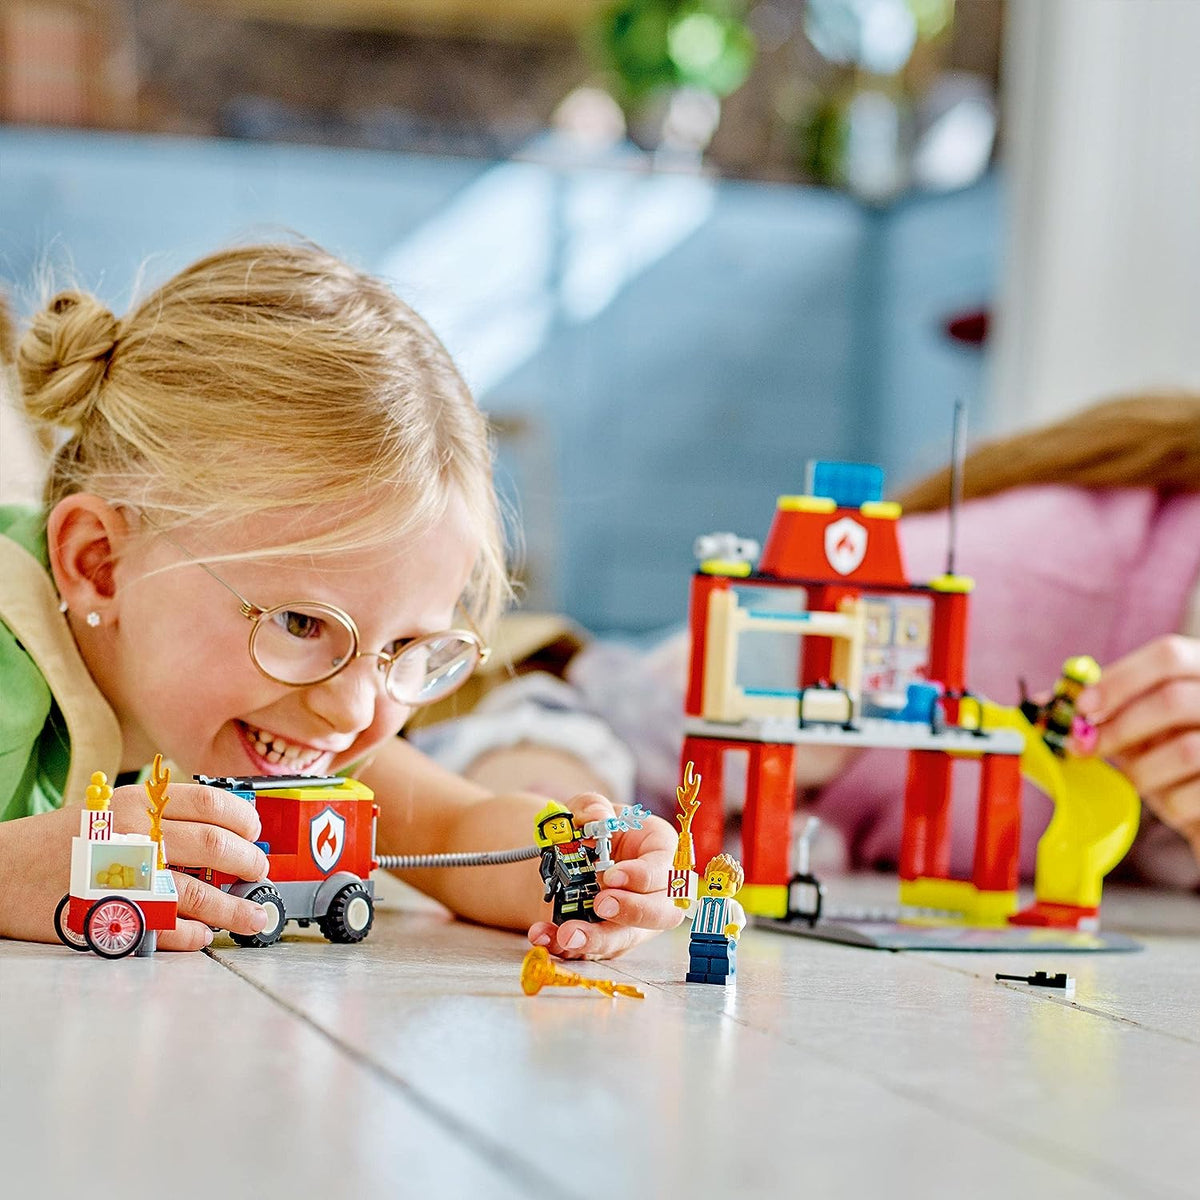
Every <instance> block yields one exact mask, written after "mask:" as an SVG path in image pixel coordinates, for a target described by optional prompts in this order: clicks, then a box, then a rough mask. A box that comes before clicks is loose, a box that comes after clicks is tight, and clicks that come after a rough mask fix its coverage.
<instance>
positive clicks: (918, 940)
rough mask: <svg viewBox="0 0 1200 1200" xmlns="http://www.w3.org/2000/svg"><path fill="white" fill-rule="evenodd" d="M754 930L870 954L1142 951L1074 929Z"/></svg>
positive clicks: (759, 925)
mask: <svg viewBox="0 0 1200 1200" xmlns="http://www.w3.org/2000/svg"><path fill="white" fill-rule="evenodd" d="M754 926H755V928H756V929H771V930H774V931H776V932H778V933H790V934H792V935H793V936H795V937H806V938H816V939H817V940H818V941H822V942H841V943H842V944H843V945H847V946H862V947H864V948H866V949H868V950H972V951H979V950H1005V951H1009V952H1011V951H1014V950H1027V951H1034V950H1052V951H1054V952H1055V953H1056V954H1059V953H1064V952H1076V953H1099V952H1112V951H1126V950H1140V949H1141V948H1142V945H1141V943H1140V942H1137V941H1134V939H1133V938H1131V937H1126V935H1125V934H1123V933H1084V932H1081V931H1078V930H1074V929H1035V928H1029V927H1026V926H1021V925H1009V926H1006V927H1003V928H999V929H981V928H978V927H976V926H971V925H950V924H936V923H933V922H929V923H921V924H910V923H907V922H901V921H896V920H862V921H857V920H849V921H847V920H832V921H819V922H817V924H816V925H815V926H813V927H811V928H810V927H809V925H808V924H807V923H806V922H804V921H776V920H773V919H772V918H770V917H755V918H754Z"/></svg>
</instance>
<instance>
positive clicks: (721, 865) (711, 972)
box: [687, 854, 746, 986]
mask: <svg viewBox="0 0 1200 1200" xmlns="http://www.w3.org/2000/svg"><path fill="white" fill-rule="evenodd" d="M743 879H744V875H743V873H742V865H741V863H739V862H738V861H737V860H736V859H735V858H733V857H732V855H729V854H718V855H717V856H716V858H714V859H712V860H711V861H710V862H709V864H708V866H707V867H705V868H704V882H703V883H702V884H701V886H700V889H699V890H700V898H699V899H698V900H697V901H696V902H695V903H696V906H697V907H696V916H695V919H694V920H693V921H692V936H691V941H690V942H689V943H688V954H689V958H690V961H689V963H688V973H687V982H688V983H717V984H721V985H722V986H723V985H725V984H727V983H728V982H729V981H730V980H731V979H732V978H733V977H734V975H736V974H737V940H738V935H739V934H740V933H741V932H742V929H743V927H744V926H745V924H746V914H745V912H743V911H742V906H741V905H740V904H739V903H738V902H737V901H736V900H735V899H734V896H736V895H737V893H738V892H739V891H740V890H741V887H742V881H743Z"/></svg>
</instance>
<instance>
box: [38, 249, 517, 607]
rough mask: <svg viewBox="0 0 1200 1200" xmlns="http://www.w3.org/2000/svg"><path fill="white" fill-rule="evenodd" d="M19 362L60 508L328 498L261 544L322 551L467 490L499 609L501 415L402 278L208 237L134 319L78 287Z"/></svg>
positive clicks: (214, 515) (472, 590) (502, 571)
mask: <svg viewBox="0 0 1200 1200" xmlns="http://www.w3.org/2000/svg"><path fill="white" fill-rule="evenodd" d="M17 369H18V374H19V378H20V384H21V391H22V397H23V405H24V409H25V412H26V414H27V415H28V416H29V417H30V418H31V420H32V421H33V423H34V425H35V428H36V429H37V430H38V431H39V436H40V438H41V440H42V444H43V446H45V447H46V449H47V450H53V451H54V453H53V459H52V462H51V465H50V470H49V476H48V478H47V481H46V486H45V493H44V500H45V504H46V507H47V510H49V509H50V508H51V507H53V506H54V505H55V504H56V503H57V502H58V501H59V500H60V499H62V498H63V497H64V496H67V495H70V494H72V493H74V492H78V491H92V492H96V493H98V494H100V495H102V496H104V497H105V498H106V499H107V500H109V501H110V502H111V503H114V504H125V505H131V506H133V507H135V508H137V509H139V510H142V511H146V512H148V513H152V514H153V520H154V523H155V524H156V525H159V526H162V527H167V528H169V527H171V526H172V525H177V524H181V523H183V522H184V521H190V520H196V519H203V520H211V521H216V522H219V523H223V522H226V521H228V522H238V521H245V520H253V519H254V518H255V517H256V516H259V515H261V514H266V513H275V512H286V511H289V510H292V511H295V510H301V511H303V510H305V509H308V508H312V507H315V506H319V507H320V508H321V509H322V510H324V511H327V512H328V513H329V514H330V517H331V519H330V520H328V521H326V520H322V521H321V522H320V523H319V525H318V526H317V527H316V528H315V529H314V531H313V532H312V533H311V534H307V535H305V536H303V537H302V538H300V539H299V540H297V541H293V542H291V543H289V544H288V545H287V546H276V547H270V548H265V550H264V551H263V552H266V553H273V554H298V553H309V554H317V553H329V552H336V551H342V552H345V551H349V550H354V549H359V548H365V547H368V546H376V545H382V544H385V543H387V542H389V541H393V540H395V539H398V538H402V537H404V536H407V535H411V534H413V533H418V532H421V531H423V530H425V529H427V528H429V527H430V525H431V524H432V523H433V522H434V521H436V520H437V519H438V518H439V517H440V515H441V514H442V513H443V512H444V511H445V509H446V505H447V503H448V500H449V497H450V496H451V494H452V493H454V492H457V493H458V494H459V495H460V496H461V497H462V499H463V501H464V502H465V504H466V506H467V509H468V511H469V513H470V516H471V520H472V523H473V525H474V528H475V531H476V533H477V535H478V537H479V540H480V552H479V556H478V560H477V562H476V564H475V569H474V571H473V573H472V577H471V580H470V583H469V584H468V589H467V593H466V595H465V596H464V597H463V602H464V604H466V605H467V606H468V608H469V610H470V612H471V614H472V616H474V617H475V619H476V620H477V621H479V622H480V623H481V624H482V625H484V626H485V627H486V626H487V625H489V624H490V623H491V621H492V620H493V619H494V617H495V616H496V615H497V613H498V612H499V610H500V608H501V607H502V604H503V602H504V600H505V599H506V598H507V596H508V594H509V584H508V576H507V572H506V568H505V555H504V537H503V529H502V522H501V517H500V512H499V506H498V503H497V498H496V494H495V490H494V487H493V484H492V453H491V445H490V441H489V437H488V430H487V423H486V421H485V419H484V417H483V415H482V414H481V413H480V411H479V409H478V408H477V407H476V406H475V403H474V401H473V399H472V398H471V395H470V392H469V390H468V388H467V385H466V383H465V382H464V381H463V379H462V376H461V375H460V374H459V373H458V371H457V369H456V368H455V366H454V364H453V362H452V361H451V359H450V356H449V354H448V353H447V352H446V350H445V348H444V347H443V346H442V344H441V342H439V341H438V339H437V337H436V336H435V335H434V334H433V332H432V331H431V330H430V328H429V327H428V326H427V325H426V324H425V322H424V321H422V320H421V318H420V317H419V316H417V314H416V313H415V312H413V310H412V309H410V308H409V307H408V306H407V305H406V304H404V303H403V302H402V301H401V300H399V299H398V298H397V297H396V295H395V294H394V293H393V292H392V291H391V290H390V289H389V288H388V287H387V286H386V285H385V284H383V283H382V282H381V281H379V280H377V279H375V278H373V277H371V276H369V275H366V274H364V273H363V272H361V271H358V270H355V269H354V268H352V267H350V266H348V265H346V264H345V263H343V262H341V261H340V260H339V259H337V258H334V257H333V256H332V255H330V254H328V253H326V252H325V251H323V250H321V249H320V248H319V247H317V246H314V245H311V244H307V243H299V242H298V243H280V244H270V245H258V246H247V247H243V248H237V249H230V250H225V251H221V252H219V253H216V254H213V255H210V256H209V257H207V258H203V259H201V260H200V261H199V262H197V263H195V264H193V265H192V266H190V267H188V268H187V269H186V270H184V271H182V272H181V273H180V274H178V275H176V276H175V277H174V278H173V279H171V280H169V281H168V282H167V283H165V284H164V285H163V286H162V287H161V288H159V289H158V290H157V291H155V292H154V293H153V294H152V295H150V296H149V297H147V298H146V299H145V300H144V301H143V302H142V303H141V304H140V305H139V306H138V307H136V308H135V309H134V310H133V311H131V312H130V313H129V314H128V315H126V316H125V317H123V318H121V319H118V318H116V317H115V316H113V314H112V313H111V312H109V311H108V309H107V308H105V307H104V305H103V304H101V303H100V302H99V301H98V300H96V299H94V298H93V297H92V296H90V295H87V294H85V293H83V292H80V291H65V292H60V293H59V294H58V295H56V296H55V297H54V298H53V299H52V300H50V301H49V303H48V304H47V305H46V306H45V308H44V309H43V310H42V311H41V312H39V313H38V314H37V315H36V316H35V317H34V318H33V321H32V324H31V325H30V327H29V329H28V331H27V332H26V333H25V336H24V337H23V338H22V339H21V341H20V344H19V346H18V349H17ZM55 447H57V448H56V449H55Z"/></svg>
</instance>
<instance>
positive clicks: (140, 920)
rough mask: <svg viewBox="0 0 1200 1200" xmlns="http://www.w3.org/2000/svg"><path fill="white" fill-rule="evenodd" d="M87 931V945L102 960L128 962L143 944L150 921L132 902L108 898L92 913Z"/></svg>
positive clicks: (90, 913) (86, 918)
mask: <svg viewBox="0 0 1200 1200" xmlns="http://www.w3.org/2000/svg"><path fill="white" fill-rule="evenodd" d="M83 929H84V936H85V937H86V938H87V944H88V945H89V946H90V947H91V948H92V949H93V950H95V952H96V953H97V954H99V955H100V957H101V958H124V957H125V955H127V954H132V953H133V952H134V951H135V950H136V949H137V948H138V946H139V945H140V944H141V941H142V937H143V936H144V934H145V932H146V918H145V916H144V915H143V914H142V910H141V909H140V908H139V907H138V906H137V905H136V904H134V902H133V901H132V900H126V899H125V898H124V896H105V897H104V898H103V899H101V900H97V901H96V903H95V904H93V905H92V907H91V908H89V909H88V915H87V916H86V917H85V918H84V922H83Z"/></svg>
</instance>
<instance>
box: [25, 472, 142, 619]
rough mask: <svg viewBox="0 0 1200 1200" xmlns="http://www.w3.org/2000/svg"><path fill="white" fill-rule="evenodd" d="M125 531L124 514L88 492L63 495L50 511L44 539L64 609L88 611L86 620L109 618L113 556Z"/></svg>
mask: <svg viewBox="0 0 1200 1200" xmlns="http://www.w3.org/2000/svg"><path fill="white" fill-rule="evenodd" d="M128 536H129V527H128V525H127V523H126V520H125V517H124V516H123V515H122V514H121V513H120V512H119V511H118V510H117V509H115V508H113V506H112V505H111V504H109V503H108V501H106V500H102V499H101V498H100V497H99V496H93V495H91V494H90V493H88V492H79V493H76V494H75V495H73V496H67V497H66V498H65V499H63V500H60V501H59V502H58V503H57V504H56V505H55V506H54V508H53V509H52V510H51V512H50V517H49V519H48V520H47V522H46V543H47V548H48V550H49V554H50V570H51V572H52V573H53V575H54V583H55V585H56V586H57V588H58V594H59V596H60V597H62V600H63V603H64V604H65V605H66V607H67V609H69V610H70V611H72V612H75V613H79V614H80V615H84V614H89V616H88V623H89V624H93V625H94V624H107V621H106V617H107V616H109V615H110V613H111V610H112V608H113V604H114V601H115V599H116V594H117V587H116V565H117V558H118V556H119V555H120V552H121V550H122V548H123V546H124V545H125V542H126V540H127V538H128ZM92 613H96V614H97V615H98V616H99V621H95V620H93V619H92V618H91V616H90V614H92Z"/></svg>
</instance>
